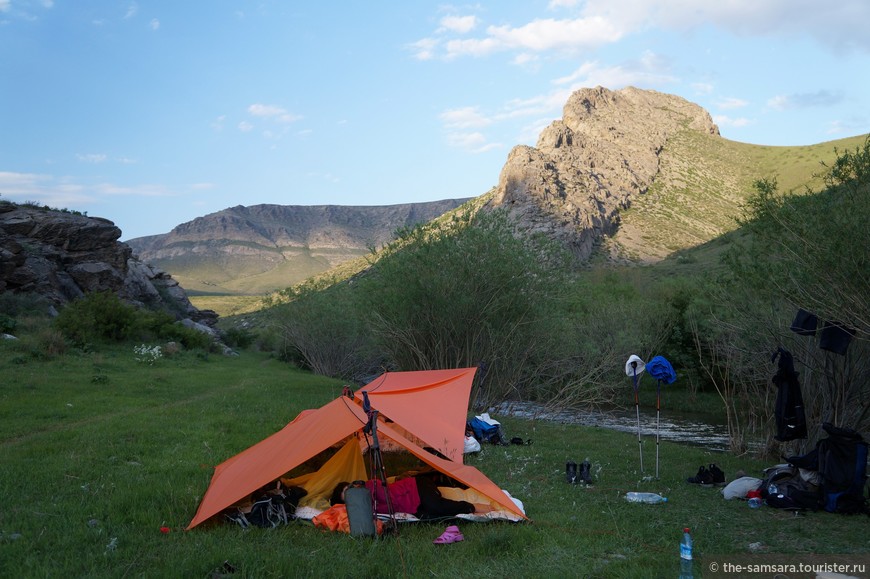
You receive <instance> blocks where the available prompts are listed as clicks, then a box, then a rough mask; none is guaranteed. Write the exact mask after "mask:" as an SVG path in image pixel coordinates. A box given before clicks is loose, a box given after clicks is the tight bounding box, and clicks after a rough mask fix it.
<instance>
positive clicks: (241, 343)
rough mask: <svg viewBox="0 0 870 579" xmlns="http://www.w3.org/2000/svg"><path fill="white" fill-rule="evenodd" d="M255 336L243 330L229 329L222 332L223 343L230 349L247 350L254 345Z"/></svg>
mask: <svg viewBox="0 0 870 579" xmlns="http://www.w3.org/2000/svg"><path fill="white" fill-rule="evenodd" d="M255 339H256V336H255V335H254V333H253V332H251V331H249V330H246V329H244V328H230V329H229V330H227V331H226V332H224V343H225V344H226V345H227V346H229V347H231V348H240V349H243V350H244V349H245V348H248V347H249V346H250V345H251V344H253V343H254V340H255Z"/></svg>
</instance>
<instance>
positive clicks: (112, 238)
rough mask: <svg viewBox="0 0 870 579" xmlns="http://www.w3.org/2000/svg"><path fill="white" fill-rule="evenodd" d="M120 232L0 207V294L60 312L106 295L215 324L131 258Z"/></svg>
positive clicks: (95, 220)
mask: <svg viewBox="0 0 870 579" xmlns="http://www.w3.org/2000/svg"><path fill="white" fill-rule="evenodd" d="M120 237H121V230H120V229H119V228H118V227H116V226H115V224H114V223H112V222H111V221H109V220H107V219H102V218H99V217H86V216H84V215H79V214H76V213H70V212H66V211H53V210H47V209H41V208H38V207H32V206H27V205H15V204H12V203H6V202H4V203H0V292H4V291H8V292H16V293H28V294H32V295H38V296H41V297H43V298H45V299H46V300H47V301H48V302H50V303H51V304H53V305H56V306H61V305H63V304H65V303H67V302H70V301H72V300H74V299H76V298H78V297H81V296H83V295H85V294H87V293H90V292H100V291H110V292H113V293H115V294H117V295H118V296H119V297H120V298H121V299H123V300H125V301H127V302H129V303H131V304H134V305H136V306H139V307H146V308H150V309H162V310H166V311H169V312H172V313H173V314H175V315H176V317H177V318H179V319H191V320H193V321H196V322H198V323H207V324H214V322H215V321H216V319H217V315H216V314H215V313H214V312H211V311H208V310H203V311H201V310H198V309H196V308H195V307H194V306H193V305H191V303H190V301H189V300H188V298H187V295H186V294H185V292H184V289H183V288H182V287H181V286H179V285H178V282H176V281H175V280H174V279H172V276H170V275H169V274H167V273H166V272H164V271H161V270H159V269H155V268H153V267H151V266H150V265H148V264H146V263H143V262H141V261H139V260H138V259H136V258H134V257H133V250H132V249H131V248H130V247H129V246H128V245H127V244H125V243H121V242H119V241H118V239H119V238H120Z"/></svg>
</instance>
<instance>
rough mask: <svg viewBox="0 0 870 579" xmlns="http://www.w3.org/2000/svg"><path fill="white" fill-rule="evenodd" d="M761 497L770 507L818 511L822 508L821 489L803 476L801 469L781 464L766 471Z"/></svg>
mask: <svg viewBox="0 0 870 579" xmlns="http://www.w3.org/2000/svg"><path fill="white" fill-rule="evenodd" d="M761 496H762V498H764V501H765V503H766V504H767V506H769V507H774V508H777V509H790V510H806V509H809V510H816V509H818V508H820V506H821V493H820V492H819V487H817V486H816V485H814V484H812V483H811V482H809V481H808V480H806V479H804V477H803V476H801V473H800V469H798V468H797V467H796V466H794V465H791V464H780V465H776V466H773V467H770V468H768V469H765V471H764V482H763V483H762V485H761Z"/></svg>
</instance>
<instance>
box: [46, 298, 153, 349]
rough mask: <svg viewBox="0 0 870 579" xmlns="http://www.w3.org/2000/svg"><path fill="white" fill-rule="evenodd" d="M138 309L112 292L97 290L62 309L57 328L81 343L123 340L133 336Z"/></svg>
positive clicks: (75, 342) (55, 321)
mask: <svg viewBox="0 0 870 579" xmlns="http://www.w3.org/2000/svg"><path fill="white" fill-rule="evenodd" d="M136 323H137V311H136V308H134V307H133V306H131V305H128V304H126V303H124V302H122V301H121V299H120V298H118V296H116V295H115V294H113V293H111V292H94V293H90V294H87V295H86V296H84V297H82V298H79V299H77V300H75V301H74V302H72V303H70V304H68V305H67V306H66V307H65V308H63V309H62V310H61V311H60V314H59V315H58V316H57V318H56V319H55V320H54V325H55V327H56V328H57V329H58V330H60V332H62V333H63V335H64V336H66V337H67V338H68V339H69V340H70V341H72V342H73V343H74V344H76V345H77V346H84V345H86V344H90V343H99V342H110V341H111V342H119V341H124V340H127V339H129V338H130V337H132V335H133V332H134V330H135V328H136Z"/></svg>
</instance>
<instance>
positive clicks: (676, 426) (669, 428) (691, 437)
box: [490, 402, 728, 452]
mask: <svg viewBox="0 0 870 579" xmlns="http://www.w3.org/2000/svg"><path fill="white" fill-rule="evenodd" d="M490 413H491V414H492V415H493V418H497V417H498V415H502V416H516V417H518V418H524V419H527V420H532V419H534V420H547V421H550V422H558V423H561V424H580V425H583V426H594V427H599V428H609V429H611V430H618V431H620V432H630V433H632V434H637V431H638V420H637V414H636V412H635V409H634V408H631V409H630V410H613V411H582V410H557V411H551V410H546V409H545V408H544V407H542V406H540V405H537V404H534V403H531V402H505V403H502V404H500V405H499V406H497V407H495V408H494V409H493V410H492V411H491V412H490ZM658 432H659V438H660V439H661V440H668V441H672V442H680V443H684V444H691V445H696V446H701V447H704V448H706V449H708V450H714V451H719V452H725V451H727V450H728V429H727V427H726V426H725V423H724V422H722V423H720V424H714V423H711V422H710V420H709V417H706V416H705V417H703V418H702V417H700V416H691V415H688V414H683V413H680V414H676V415H675V414H673V413H665V412H662V413H661V414H660V415H659V422H658ZM640 434H641V436H642V437H645V438H646V437H652V438H653V439H654V438H655V435H656V414H655V412H652V413H649V412H648V411H647V412H644V411H643V410H641V412H640Z"/></svg>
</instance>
